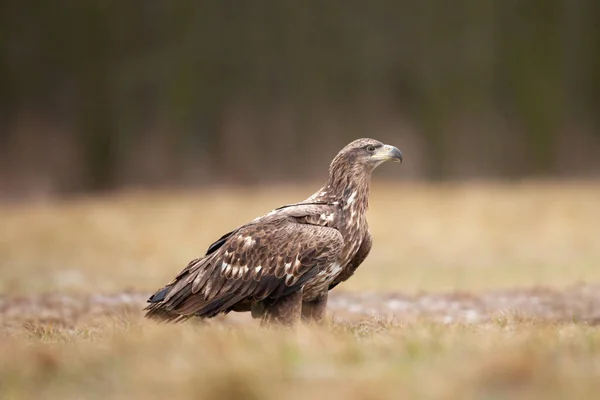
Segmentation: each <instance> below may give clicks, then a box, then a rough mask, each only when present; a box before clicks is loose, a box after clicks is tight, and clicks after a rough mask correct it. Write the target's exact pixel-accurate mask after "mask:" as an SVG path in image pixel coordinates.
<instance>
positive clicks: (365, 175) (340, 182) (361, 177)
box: [323, 169, 371, 211]
mask: <svg viewBox="0 0 600 400" xmlns="http://www.w3.org/2000/svg"><path fill="white" fill-rule="evenodd" d="M344 172H345V173H344ZM370 183H371V174H370V171H364V170H352V171H350V173H348V171H336V170H335V169H332V170H331V171H330V175H329V180H328V182H327V184H326V185H325V187H324V188H323V191H324V192H326V193H327V197H329V198H331V199H333V200H334V201H338V202H339V203H340V204H341V205H342V206H343V207H344V209H347V208H349V207H351V208H353V209H357V208H358V209H360V211H366V209H367V208H368V206H369V193H370V186H371V185H370Z"/></svg>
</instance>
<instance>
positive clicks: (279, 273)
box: [145, 139, 402, 325]
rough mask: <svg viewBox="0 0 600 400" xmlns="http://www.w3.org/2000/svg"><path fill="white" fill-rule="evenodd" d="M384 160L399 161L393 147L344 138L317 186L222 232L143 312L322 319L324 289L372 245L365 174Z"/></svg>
mask: <svg viewBox="0 0 600 400" xmlns="http://www.w3.org/2000/svg"><path fill="white" fill-rule="evenodd" d="M390 160H391V161H398V162H401V161H402V153H401V152H400V150H398V149H397V148H396V147H394V146H390V145H386V144H383V143H381V142H379V141H377V140H373V139H358V140H355V141H353V142H352V143H350V144H348V145H347V146H346V147H344V148H343V149H342V150H341V151H340V152H339V153H338V154H337V156H335V158H334V159H333V161H332V162H331V166H330V168H329V179H328V181H327V184H326V185H325V186H324V187H323V188H321V189H320V190H319V191H317V192H316V193H315V194H313V195H312V196H310V197H309V198H307V199H306V200H304V201H301V202H299V203H295V204H288V205H285V206H282V207H279V208H276V209H275V210H273V211H271V212H269V213H268V214H265V215H263V216H261V217H258V218H256V219H255V220H253V221H252V222H249V223H247V224H245V225H242V226H240V227H238V228H236V229H234V230H233V231H231V232H229V233H226V234H225V235H223V236H222V237H221V238H220V239H219V240H217V241H216V242H214V243H213V244H211V245H210V246H209V247H208V250H207V251H206V254H205V255H204V256H203V257H201V258H198V259H195V260H192V261H191V262H190V263H189V264H188V266H187V267H185V269H184V270H183V271H181V272H180V273H179V274H178V275H177V276H176V277H175V279H174V280H173V281H172V282H171V283H169V284H168V285H167V286H165V287H164V288H162V289H160V290H159V291H157V292H156V293H155V294H153V295H152V296H151V297H150V299H148V302H149V303H150V304H149V305H148V306H147V307H146V309H145V310H146V311H147V313H146V317H148V318H152V319H156V320H163V321H182V320H186V319H188V318H190V317H201V318H210V317H214V316H216V315H218V314H220V313H228V312H230V311H240V312H243V311H250V312H251V313H252V316H253V317H254V318H260V319H262V320H263V321H264V322H266V323H277V324H284V325H290V324H294V323H295V322H297V321H299V320H300V319H301V318H302V319H305V320H314V321H319V320H321V319H322V318H323V317H324V315H325V308H326V305H327V295H328V292H329V290H331V289H333V288H334V287H336V286H337V285H338V284H340V283H341V282H344V281H346V280H347V279H348V278H350V277H351V276H352V274H354V271H355V270H356V269H357V268H358V266H359V265H360V264H361V263H362V262H363V261H364V260H365V258H366V257H367V256H368V254H369V252H370V251H371V244H372V239H371V234H370V233H369V227H368V225H367V219H366V211H367V208H368V203H369V188H370V183H371V173H372V171H373V170H374V169H375V168H376V167H377V166H378V165H380V164H381V163H383V162H385V161H390Z"/></svg>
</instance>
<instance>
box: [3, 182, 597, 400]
mask: <svg viewBox="0 0 600 400" xmlns="http://www.w3.org/2000/svg"><path fill="white" fill-rule="evenodd" d="M317 188H318V185H312V186H311V185H304V186H302V187H270V188H265V189H255V190H242V189H233V188H221V189H218V190H217V189H212V190H206V191H195V192H186V193H181V192H179V193H172V192H171V193H166V192H160V193H157V192H128V193H121V194H118V195H112V196H104V197H100V198H77V199H71V200H62V201H43V202H42V201H39V202H36V203H13V204H3V205H0V221H1V224H0V276H1V277H2V279H1V280H0V293H1V294H0V355H1V356H0V399H2V400H4V399H38V398H44V399H106V398H110V399H132V398H146V399H155V398H156V399H158V398H161V399H164V398H224V399H227V398H246V399H275V398H277V399H280V398H291V399H304V398H311V397H312V398H322V397H323V396H325V395H326V396H327V398H330V399H342V398H357V399H380V398H382V399H383V398H393V399H399V398H416V399H419V398H436V399H437V398H442V399H465V398H472V399H490V398H492V399H504V398H543V399H552V398H557V399H558V398H577V399H585V398H590V399H594V398H596V397H597V393H600V325H599V324H598V323H599V322H600V245H599V244H598V243H599V241H598V240H599V239H598V238H600V212H598V204H599V201H600V184H592V183H548V182H546V183H513V184H476V183H471V184H464V185H417V184H390V183H383V182H375V183H374V185H373V188H372V199H371V210H370V211H369V220H370V224H371V228H372V233H373V238H374V246H373V251H372V254H371V256H370V257H369V258H368V259H367V261H366V262H365V264H364V265H363V266H362V267H361V268H360V269H359V271H358V273H357V274H356V275H355V276H354V277H353V278H352V279H351V280H350V281H349V282H347V283H346V284H343V285H340V286H339V288H336V289H335V290H334V291H333V292H332V295H331V301H330V312H329V318H328V320H327V322H326V323H325V324H324V325H323V326H306V325H302V326H299V327H297V328H296V329H292V330H282V329H275V328H271V329H264V328H260V327H259V326H258V325H257V324H256V323H255V321H252V320H251V319H249V318H248V317H247V315H241V314H235V313H234V314H231V315H229V316H226V317H220V318H217V319H215V320H212V321H210V322H190V323H187V324H181V325H160V324H156V323H154V322H151V321H146V320H144V319H143V318H142V312H141V308H143V306H144V302H145V299H146V298H147V296H148V294H150V293H151V292H152V291H153V290H155V289H157V288H158V287H160V286H161V285H162V284H164V283H165V282H168V281H169V280H170V279H171V278H172V277H173V275H174V274H175V273H177V272H178V271H179V270H180V269H181V268H182V267H183V266H185V264H186V263H187V261H188V260H189V259H191V258H194V257H196V256H198V255H199V254H202V253H203V251H204V250H205V249H206V247H207V246H208V245H209V244H210V243H211V242H212V241H213V240H214V239H216V238H218V237H219V236H220V235H221V234H222V233H224V232H226V231H228V230H229V229H231V228H234V227H235V226H237V225H238V224H240V223H243V222H245V221H247V220H250V219H253V218H254V217H256V216H258V215H260V214H262V213H264V212H266V211H269V210H270V209H271V208H273V207H276V206H279V205H281V204H284V203H288V202H293V201H295V200H297V199H300V198H303V197H306V195H307V194H310V192H312V191H314V190H315V189H317Z"/></svg>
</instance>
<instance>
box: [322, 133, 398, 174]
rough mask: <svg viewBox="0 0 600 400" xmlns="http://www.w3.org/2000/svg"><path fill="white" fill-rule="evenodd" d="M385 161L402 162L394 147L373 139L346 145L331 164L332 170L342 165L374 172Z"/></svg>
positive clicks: (359, 140) (358, 140) (360, 140)
mask: <svg viewBox="0 0 600 400" xmlns="http://www.w3.org/2000/svg"><path fill="white" fill-rule="evenodd" d="M385 161H395V162H402V153H401V152H400V150H398V149H397V148H396V147H394V146H390V145H387V144H383V143H381V142H380V141H378V140H375V139H357V140H355V141H353V142H352V143H350V144H348V145H346V147H344V148H343V149H342V150H341V151H340V152H339V153H338V155H337V156H336V157H335V158H334V159H333V161H332V163H331V168H332V169H337V168H338V167H341V166H342V165H343V166H345V167H346V168H348V167H350V168H351V169H356V168H359V169H364V170H367V171H369V172H370V171H372V170H374V169H375V168H376V167H377V166H378V165H380V164H381V163H383V162H385Z"/></svg>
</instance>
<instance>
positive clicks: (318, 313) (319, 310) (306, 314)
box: [302, 292, 327, 322]
mask: <svg viewBox="0 0 600 400" xmlns="http://www.w3.org/2000/svg"><path fill="white" fill-rule="evenodd" d="M326 308H327V292H325V293H323V294H322V295H321V296H320V297H317V298H316V299H314V300H310V301H304V302H302V320H303V321H307V322H321V321H322V320H323V318H325V309H326Z"/></svg>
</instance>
